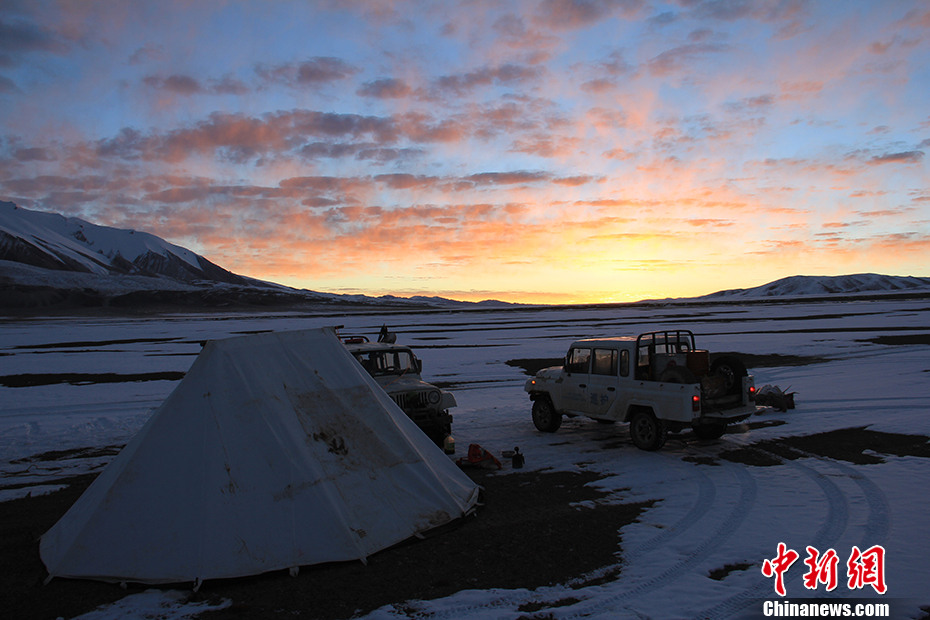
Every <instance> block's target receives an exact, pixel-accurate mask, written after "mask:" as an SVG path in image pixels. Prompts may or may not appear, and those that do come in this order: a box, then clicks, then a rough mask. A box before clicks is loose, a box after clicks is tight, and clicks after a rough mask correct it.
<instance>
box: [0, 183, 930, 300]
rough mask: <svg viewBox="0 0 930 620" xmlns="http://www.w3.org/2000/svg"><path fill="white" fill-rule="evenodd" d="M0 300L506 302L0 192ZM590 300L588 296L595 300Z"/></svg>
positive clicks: (890, 281)
mask: <svg viewBox="0 0 930 620" xmlns="http://www.w3.org/2000/svg"><path fill="white" fill-rule="evenodd" d="M922 291H926V292H927V293H928V294H930V278H922V277H913V276H887V275H880V274H874V273H866V274H851V275H844V276H804V275H798V276H789V277H786V278H781V279H779V280H775V281H773V282H769V283H767V284H763V285H760V286H756V287H752V288H746V289H728V290H721V291H717V292H715V293H710V294H708V295H703V296H700V297H691V298H675V299H665V300H644V301H642V302H634V303H643V304H648V303H657V302H659V303H668V302H679V303H688V302H695V303H704V302H715V301H719V302H729V301H754V300H755V301H763V300H778V299H790V298H798V299H803V298H813V297H822V296H830V295H850V294H857V293H858V294H863V293H867V294H873V293H874V294H880V293H883V294H887V293H894V292H898V293H900V292H922ZM0 292H2V296H0V309H3V310H7V311H11V310H12V311H27V312H28V311H36V310H45V309H65V310H66V309H69V308H87V307H121V308H131V307H132V308H145V307H151V308H161V309H171V308H185V309H188V308H198V307H200V308H226V307H262V308H270V307H278V308H280V307H284V306H306V305H307V304H316V305H326V306H333V305H341V306H346V307H356V308H359V307H365V308H380V309H389V308H390V309H415V308H420V309H422V308H450V307H456V308H464V307H469V308H494V307H511V306H517V305H520V304H511V303H508V302H503V301H496V300H487V301H482V302H478V303H472V302H463V301H456V300H451V299H445V298H442V297H426V296H414V297H409V298H405V297H397V296H394V295H384V296H381V297H371V296H367V295H340V294H335V293H321V292H316V291H311V290H306V289H294V288H291V287H288V286H285V285H282V284H276V283H273V282H267V281H264V280H257V279H254V278H249V277H247V276H241V275H238V274H235V273H233V272H231V271H228V270H226V269H224V268H223V267H220V266H219V265H216V264H215V263H213V262H211V261H209V260H208V259H206V258H204V257H203V256H200V255H199V254H196V253H195V252H193V251H191V250H189V249H187V248H184V247H181V246H179V245H175V244H172V243H170V242H168V241H165V240H164V239H161V238H160V237H157V236H155V235H153V234H151V233H147V232H140V231H136V230H130V229H120V228H113V227H109V226H101V225H98V224H92V223H90V222H87V221H85V220H82V219H80V218H76V217H67V216H64V215H61V214H59V213H49V212H43V211H33V210H30V209H25V208H23V207H19V206H17V205H16V204H15V203H13V202H7V201H0ZM595 305H597V304H595Z"/></svg>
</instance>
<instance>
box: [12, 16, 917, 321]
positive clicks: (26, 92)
mask: <svg viewBox="0 0 930 620" xmlns="http://www.w3.org/2000/svg"><path fill="white" fill-rule="evenodd" d="M928 150H930V4H928V3H926V2H924V1H916V0H915V1H898V0H889V1H883V2H876V1H861V2H859V1H854V0H853V1H844V2H835V1H822V2H818V1H813V0H759V1H755V2H752V1H748V0H676V1H672V2H653V1H650V0H541V1H536V0H534V1H529V0H527V1H512V2H509V1H506V0H460V1H449V2H420V1H416V0H410V1H405V0H397V1H385V2H363V1H361V0H342V1H336V0H331V1H316V2H314V1H305V2H304V1H301V2H298V1H296V0H295V1H284V0H281V1H277V2H275V1H267V0H266V1H255V2H247V1H241V2H237V1H234V0H227V1H219V0H196V1H195V0H188V1H182V0H175V1H172V0H159V1H157V2H156V1H149V0H135V1H133V2H126V1H119V2H118V1H95V0H86V1H81V2H76V1H68V0H59V1H49V0H22V1H20V0H3V2H0V199H2V200H10V201H13V202H15V203H17V204H18V205H20V206H22V207H26V208H30V209H38V210H43V211H54V212H59V213H62V214H65V215H68V216H76V217H80V218H83V219H85V220H88V221H91V222H93V223H96V224H103V225H108V226H117V227H120V228H133V229H137V230H144V231H147V232H151V233H153V234H156V235H158V236H160V237H162V238H164V239H166V240H168V241H170V242H172V243H176V244H178V245H182V246H185V247H188V248H190V249H192V250H194V251H195V252H198V253H200V254H201V255H203V256H205V257H206V258H208V259H209V260H211V261H213V262H214V263H217V264H219V265H221V266H223V267H225V268H227V269H229V270H231V271H234V272H236V273H239V274H243V275H248V276H251V277H255V278H260V279H264V280H270V281H273V282H278V283H281V284H286V285H289V286H294V287H298V288H308V289H312V290H317V291H326V292H335V293H364V294H369V295H385V294H393V295H401V296H411V295H439V296H443V297H449V298H453V299H461V300H469V301H479V300H482V299H501V300H506V301H513V302H531V303H592V302H625V301H635V300H640V299H656V298H666V297H691V296H695V295H702V294H706V293H711V292H714V291H718V290H721V289H730V288H747V287H752V286H757V285H761V284H764V283H766V282H769V281H772V280H775V279H778V278H782V277H786V276H791V275H841V274H849V273H863V272H874V273H885V274H890V275H915V276H928V275H930V267H928V265H930V166H928V158H927V157H926V152H927V151H928Z"/></svg>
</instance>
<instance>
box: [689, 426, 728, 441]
mask: <svg viewBox="0 0 930 620" xmlns="http://www.w3.org/2000/svg"><path fill="white" fill-rule="evenodd" d="M693 430H694V434H695V435H697V437H698V439H704V440H708V439H720V438H721V437H722V436H723V433H724V432H725V431H726V430H727V425H726V424H697V425H695V426H694V428H693Z"/></svg>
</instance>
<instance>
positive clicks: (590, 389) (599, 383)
mask: <svg viewBox="0 0 930 620" xmlns="http://www.w3.org/2000/svg"><path fill="white" fill-rule="evenodd" d="M621 358H622V360H623V361H625V362H624V364H621V361H622V360H621ZM629 359H630V357H629V352H627V351H617V349H594V351H593V353H592V357H591V374H590V377H589V378H588V383H587V400H586V401H585V406H586V407H587V410H586V413H587V414H588V415H589V416H591V417H593V418H605V419H606V418H608V417H610V416H609V414H608V412H609V411H610V408H611V407H612V406H613V404H614V401H616V400H617V394H618V377H619V376H620V371H621V366H623V367H624V369H625V370H626V372H627V374H629V368H630V362H629Z"/></svg>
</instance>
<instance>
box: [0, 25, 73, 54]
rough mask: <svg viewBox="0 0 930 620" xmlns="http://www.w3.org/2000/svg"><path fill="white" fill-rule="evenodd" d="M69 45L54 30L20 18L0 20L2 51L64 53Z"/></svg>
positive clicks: (13, 52) (6, 52)
mask: <svg viewBox="0 0 930 620" xmlns="http://www.w3.org/2000/svg"><path fill="white" fill-rule="evenodd" d="M67 51H68V46H67V45H66V44H65V43H64V42H63V41H62V40H61V39H59V38H58V37H57V36H56V35H55V34H54V33H53V32H52V31H50V30H46V29H44V28H40V27H39V26H37V25H35V24H33V23H31V22H28V21H25V20H20V19H12V20H5V19H4V20H0V52H2V53H5V54H22V53H26V52H54V53H56V54H64V53H66V52H67Z"/></svg>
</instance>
